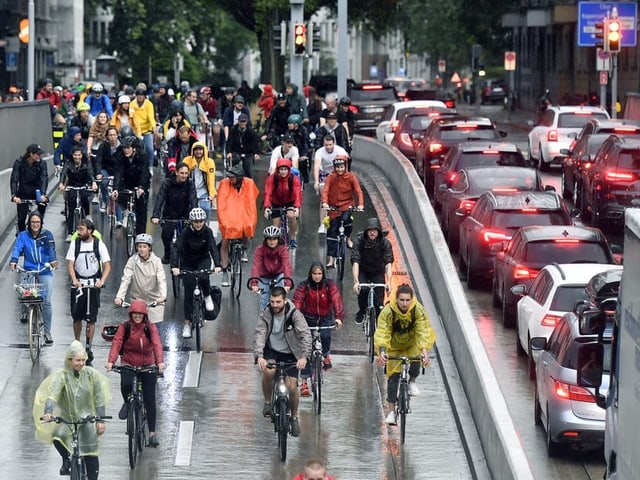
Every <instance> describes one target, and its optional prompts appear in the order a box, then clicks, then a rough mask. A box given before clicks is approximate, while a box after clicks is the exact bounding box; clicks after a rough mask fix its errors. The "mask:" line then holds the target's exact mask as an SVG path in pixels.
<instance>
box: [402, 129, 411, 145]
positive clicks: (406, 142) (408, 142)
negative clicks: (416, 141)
mask: <svg viewBox="0 0 640 480" xmlns="http://www.w3.org/2000/svg"><path fill="white" fill-rule="evenodd" d="M400 142H401V143H402V144H403V145H405V146H407V147H413V142H412V141H411V137H410V136H409V134H408V133H407V132H402V133H401V134H400Z"/></svg>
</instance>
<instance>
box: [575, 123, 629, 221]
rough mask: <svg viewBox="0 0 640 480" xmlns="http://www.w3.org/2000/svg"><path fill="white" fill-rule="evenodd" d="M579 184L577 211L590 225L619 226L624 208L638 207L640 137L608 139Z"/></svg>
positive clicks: (613, 137)
mask: <svg viewBox="0 0 640 480" xmlns="http://www.w3.org/2000/svg"><path fill="white" fill-rule="evenodd" d="M580 183H581V185H582V188H581V196H580V210H581V212H582V216H583V217H584V218H585V219H590V220H591V225H593V226H594V227H600V228H606V227H609V226H614V225H618V226H621V225H623V224H624V211H625V209H627V208H628V207H632V206H636V207H637V206H640V136H636V135H611V136H609V138H607V139H606V140H605V141H604V143H603V144H602V146H601V147H600V149H599V150H598V151H597V153H596V155H595V158H594V160H593V164H592V165H591V166H590V167H589V168H583V169H582V170H581V176H580Z"/></svg>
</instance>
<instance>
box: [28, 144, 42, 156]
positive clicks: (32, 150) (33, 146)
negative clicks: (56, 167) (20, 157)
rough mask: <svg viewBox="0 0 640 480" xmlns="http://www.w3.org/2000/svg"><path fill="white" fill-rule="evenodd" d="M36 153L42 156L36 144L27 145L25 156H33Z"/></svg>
mask: <svg viewBox="0 0 640 480" xmlns="http://www.w3.org/2000/svg"><path fill="white" fill-rule="evenodd" d="M33 153H36V154H38V155H42V153H43V150H42V149H41V148H40V145H38V144H36V143H32V144H31V145H29V146H28V147H27V154H33Z"/></svg>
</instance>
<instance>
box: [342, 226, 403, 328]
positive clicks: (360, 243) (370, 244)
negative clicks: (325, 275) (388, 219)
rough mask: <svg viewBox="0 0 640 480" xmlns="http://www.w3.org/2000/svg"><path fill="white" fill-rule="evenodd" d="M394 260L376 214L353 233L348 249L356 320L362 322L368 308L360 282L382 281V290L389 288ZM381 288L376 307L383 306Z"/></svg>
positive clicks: (376, 292)
mask: <svg viewBox="0 0 640 480" xmlns="http://www.w3.org/2000/svg"><path fill="white" fill-rule="evenodd" d="M392 264H393V248H392V247H391V242H390V241H389V240H388V239H387V238H386V237H385V233H383V232H382V228H381V227H380V222H379V221H378V219H377V218H369V219H368V220H367V226H366V227H365V229H364V232H360V233H359V234H358V236H357V237H356V241H355V244H354V245H353V248H352V249H351V271H352V273H353V291H354V293H355V294H356V295H358V313H357V314H356V319H355V322H356V324H357V325H361V324H362V322H363V320H364V312H365V311H366V309H367V296H368V292H367V291H366V290H361V289H360V282H362V283H384V284H385V290H386V291H387V292H389V291H390V290H391V265H392ZM383 301H384V292H383V290H382V288H376V291H375V296H374V300H373V302H374V305H375V307H376V311H379V310H380V308H382V302H383Z"/></svg>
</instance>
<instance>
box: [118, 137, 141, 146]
mask: <svg viewBox="0 0 640 480" xmlns="http://www.w3.org/2000/svg"><path fill="white" fill-rule="evenodd" d="M122 146H123V147H134V148H135V147H137V146H138V139H137V138H136V137H135V136H133V135H128V136H126V137H124V138H123V139H122Z"/></svg>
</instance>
